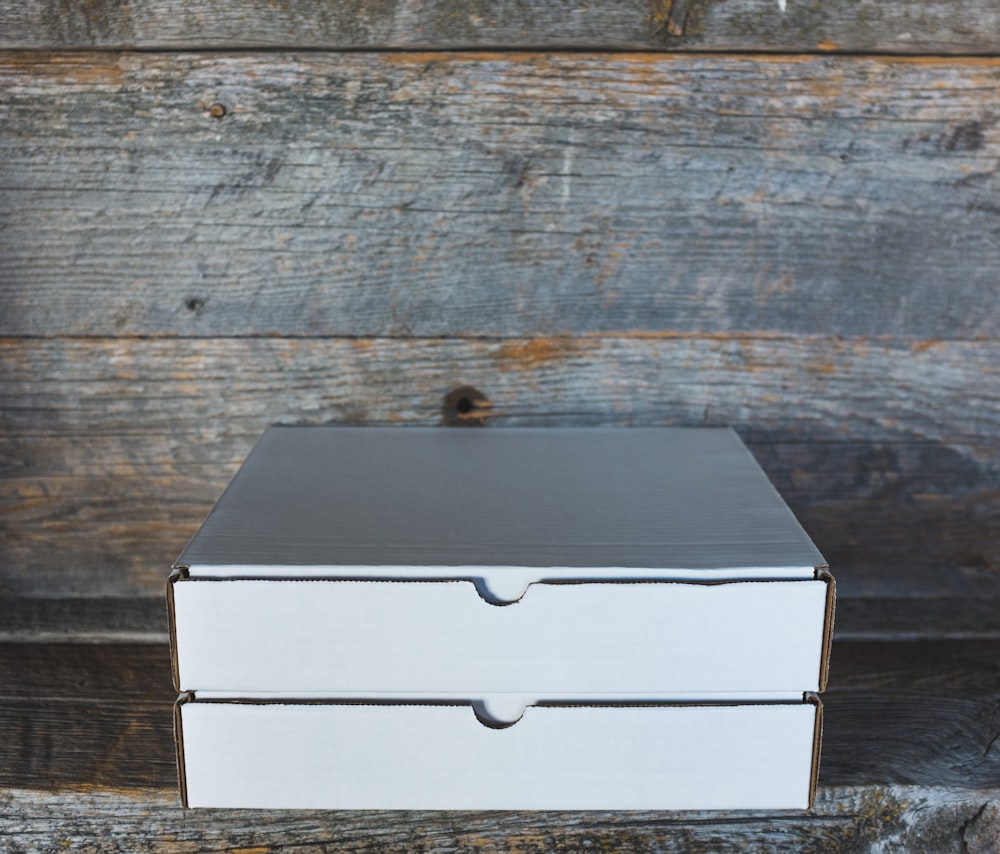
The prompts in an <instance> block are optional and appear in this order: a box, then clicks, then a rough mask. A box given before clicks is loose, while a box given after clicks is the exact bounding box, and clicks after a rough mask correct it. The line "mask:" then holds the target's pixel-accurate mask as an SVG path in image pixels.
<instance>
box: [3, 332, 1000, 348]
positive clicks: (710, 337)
mask: <svg viewBox="0 0 1000 854" xmlns="http://www.w3.org/2000/svg"><path fill="white" fill-rule="evenodd" d="M539 339H542V340H546V341H635V340H649V341H672V340H678V341H763V342H768V341H775V342H779V343H780V342H786V341H793V342H806V343H809V342H824V341H826V342H839V343H844V344H851V343H858V344H868V345H872V346H876V347H877V346H880V345H882V346H887V345H891V344H904V345H909V346H913V345H917V346H919V345H926V347H927V349H930V348H933V347H934V346H937V345H940V344H992V343H997V342H1000V337H996V338H994V337H986V336H973V337H969V338H919V337H913V338H907V337H902V336H896V335H821V334H815V333H803V334H789V333H778V332H742V331H734V332H660V331H648V332H647V331H641V330H637V331H621V332H578V333H573V332H552V333H545V332H542V333H531V334H526V335H346V334H344V335H336V334H335V335H316V334H300V333H287V334H286V333H273V332H253V333H247V334H239V335H184V334H175V333H171V332H144V333H129V334H123V335H64V334H54V335H43V334H37V333H30V334H24V335H0V347H2V346H4V345H7V344H12V343H16V342H19V341H67V342H73V341H84V342H95V341H105V342H114V341H122V342H128V341H244V340H253V341H259V340H274V341H369V342H380V341H400V342H413V343H446V342H456V343H465V342H468V343H479V342H483V343H491V342H504V341H535V340H539Z"/></svg>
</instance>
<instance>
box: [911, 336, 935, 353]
mask: <svg viewBox="0 0 1000 854" xmlns="http://www.w3.org/2000/svg"><path fill="white" fill-rule="evenodd" d="M941 343H942V342H941V339H940V338H930V339H928V340H927V341H917V342H915V343H914V344H913V345H912V346H911V347H910V349H911V350H912V351H913V352H914V353H926V352H927V351H928V350H933V349H934V348H935V347H938V346H940V344H941Z"/></svg>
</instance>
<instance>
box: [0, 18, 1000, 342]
mask: <svg viewBox="0 0 1000 854" xmlns="http://www.w3.org/2000/svg"><path fill="white" fill-rule="evenodd" d="M792 5H794V4H792ZM213 111H214V112H215V113H216V114H218V115H220V116H221V117H220V118H213V117H212V115H213ZM997 116H1000V60H971V59H966V60H940V59H938V60H934V61H923V60H921V61H917V60H914V61H894V60H884V59H835V58H830V57H825V58H824V57H812V58H803V57H797V58H796V57H769V58H763V57H756V58H752V57H750V58H748V57H742V58H740V57H731V56H704V55H700V56H685V55H679V56H663V55H656V54H628V55H612V54H596V55H594V54H555V55H546V54H517V55H509V54H498V55H489V54H450V53H429V54H414V53H392V54H369V53H356V54H347V55H331V54H323V53H319V54H312V53H306V54H300V55H294V54H270V53H269V54H249V55H240V54H226V55H212V54H193V55H191V54H189V55H177V54H168V55H161V54H116V53H101V54H68V55H65V54H64V55H52V56H44V55H39V54H32V53H27V54H24V53H9V54H6V55H4V56H3V57H0V151H2V158H0V190H2V192H0V280H2V281H3V282H4V289H3V292H2V297H0V300H2V311H0V333H7V334H11V335H33V336H34V335H37V336H46V335H52V334H76V335H119V334H141V335H180V336H203V335H281V336H310V335H335V336H351V337H354V336H360V337H366V336H394V337H406V336H466V335H490V336H508V337H510V336H514V337H516V336H530V335H538V334H552V333H564V332H568V333H574V334H576V333H619V332H626V331H627V332H636V331H649V332H658V331H664V330H670V331H674V332H685V333H695V332H698V333H704V332H712V333H715V332H745V333H753V334H774V335H798V334H821V335H844V336H895V337H902V338H907V339H913V340H930V339H935V338H949V339H975V338H980V337H984V336H985V337H990V336H995V335H996V334H997V332H998V329H1000V290H998V289H997V288H996V278H995V271H996V269H997V268H998V267H1000V240H998V239H997V236H998V234H1000V220H998V218H997V211H998V207H997V204H996V197H997V194H998V192H1000V172H998V170H997V164H998V163H1000V130H998V126H997V124H996V123H997V121H998V119H997Z"/></svg>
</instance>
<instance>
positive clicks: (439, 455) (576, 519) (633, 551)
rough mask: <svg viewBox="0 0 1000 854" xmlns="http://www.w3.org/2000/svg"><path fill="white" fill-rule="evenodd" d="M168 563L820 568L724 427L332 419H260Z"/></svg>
mask: <svg viewBox="0 0 1000 854" xmlns="http://www.w3.org/2000/svg"><path fill="white" fill-rule="evenodd" d="M177 563H178V565H179V566H190V567H194V566H196V565H197V566H200V567H223V566H241V567H244V568H246V567H262V566H267V567H326V568H337V567H396V566H407V567H411V568H412V567H486V566H488V567H563V568H567V569H570V568H583V567H604V568H607V567H615V568H622V569H625V570H628V569H647V568H648V569H666V570H672V569H677V570H685V571H688V570H689V571H691V572H693V573H694V574H696V575H697V573H698V571H703V572H708V571H711V570H727V569H734V568H754V569H757V570H769V569H774V570H781V569H782V568H802V569H809V570H811V569H812V568H813V567H821V566H824V565H825V561H824V559H823V557H822V555H821V554H820V553H819V551H818V550H817V549H816V547H815V546H814V545H813V543H812V541H811V540H810V539H809V537H808V536H807V535H806V533H805V532H804V531H803V530H802V528H801V526H800V525H799V524H798V522H797V521H796V519H795V518H794V516H793V515H792V513H791V511H790V510H789V509H788V508H787V507H786V505H785V503H784V502H783V501H782V499H781V497H780V496H779V495H778V493H777V491H776V490H775V489H774V488H773V487H772V485H771V484H770V482H769V481H768V480H767V477H766V476H765V475H764V473H763V471H762V470H761V469H760V467H759V466H758V465H757V463H756V461H755V460H754V459H753V457H752V456H751V455H750V453H749V451H748V450H747V449H746V448H745V447H744V445H743V443H742V442H741V441H740V439H739V437H738V436H737V435H736V434H735V433H734V432H733V431H732V430H730V429H725V428H627V429H623V428H610V429H606V428H510V429H501V428H479V429H455V428H398V427H386V428H382V427H333V426H330V427H272V428H270V429H269V430H267V432H265V433H264V435H263V436H262V438H261V439H260V441H259V442H258V443H257V445H256V447H255V448H254V449H253V451H252V452H251V454H250V455H249V457H248V458H247V460H246V461H245V462H244V464H243V466H242V467H241V468H240V470H239V472H238V473H237V474H236V476H235V477H234V478H233V480H232V482H231V483H230V485H229V487H228V488H227V489H226V491H225V493H224V494H223V496H222V497H221V498H220V499H219V501H218V502H217V503H216V505H215V507H214V509H213V510H212V512H211V514H210V515H209V516H208V518H207V519H206V520H205V522H204V523H203V525H202V526H201V529H200V530H199V531H198V533H197V534H196V535H195V536H194V538H193V539H192V540H191V542H190V543H189V544H188V546H187V548H186V549H185V550H184V552H183V553H182V554H181V556H180V558H179V559H178V562H177ZM303 574H308V573H305V572H304V573H303ZM777 574H778V575H781V572H780V571H779V572H778V573H777ZM756 575H757V576H758V577H761V576H763V577H766V576H767V572H757V573H756ZM570 577H571V576H570ZM786 577H787V574H786Z"/></svg>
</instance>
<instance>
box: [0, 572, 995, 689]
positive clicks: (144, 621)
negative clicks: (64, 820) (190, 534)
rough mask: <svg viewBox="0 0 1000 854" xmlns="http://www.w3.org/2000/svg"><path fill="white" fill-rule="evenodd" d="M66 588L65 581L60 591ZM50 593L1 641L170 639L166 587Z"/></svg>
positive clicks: (10, 611)
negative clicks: (130, 592) (128, 593)
mask: <svg viewBox="0 0 1000 854" xmlns="http://www.w3.org/2000/svg"><path fill="white" fill-rule="evenodd" d="M65 586H66V584H65V580H63V583H62V584H59V585H57V588H56V589H57V592H58V590H60V589H62V588H65ZM47 592H49V593H50V595H49V596H48V597H46V598H38V599H34V598H26V597H13V596H0V643H24V644H28V643H32V644H45V643H62V644H65V643H75V644H87V643H117V644H122V643H132V644H139V643H154V644H164V643H166V642H167V640H168V633H167V609H166V601H165V598H164V595H163V591H162V590H160V591H157V592H156V593H155V594H154V593H153V591H150V595H147V596H144V597H132V598H128V599H126V598H122V597H118V598H107V597H99V596H92V595H91V596H77V597H74V598H65V597H64V598H53V597H52V596H51V593H52V591H47ZM997 634H1000V632H998V633H997ZM114 678H116V679H117V678H120V677H119V676H118V675H115V677H114Z"/></svg>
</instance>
